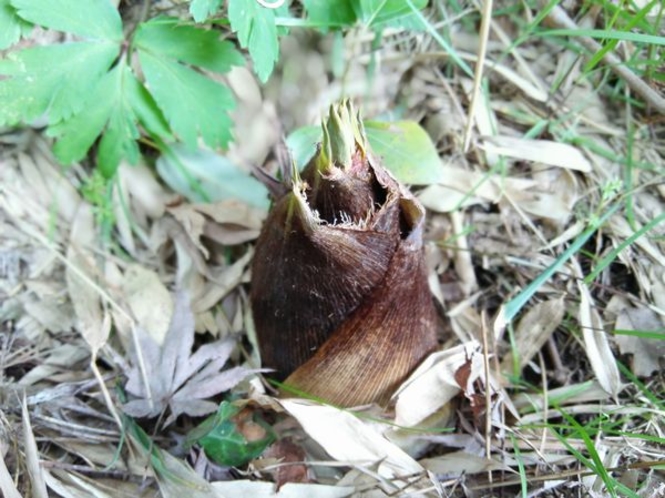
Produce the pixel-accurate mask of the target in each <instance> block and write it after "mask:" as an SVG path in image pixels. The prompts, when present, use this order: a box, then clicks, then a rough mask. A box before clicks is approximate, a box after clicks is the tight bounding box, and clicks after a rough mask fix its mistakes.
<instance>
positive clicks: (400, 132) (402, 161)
mask: <svg viewBox="0 0 665 498" xmlns="http://www.w3.org/2000/svg"><path fill="white" fill-rule="evenodd" d="M364 124H365V132H366V134H367V140H369V143H370V145H371V147H372V151H374V154H375V155H377V156H379V158H380V159H381V161H382V162H383V165H384V166H385V167H386V168H387V169H388V170H390V172H391V173H392V174H394V175H395V176H396V177H397V179H398V180H399V181H401V182H403V183H408V184H410V185H429V184H432V183H436V182H438V181H439V180H440V178H441V171H442V168H441V159H440V158H439V154H438V152H437V151H436V147H434V144H433V143H432V140H431V139H430V137H429V135H428V134H427V132H426V131H425V130H423V128H422V127H421V126H420V125H419V124H418V123H416V122H415V121H393V122H382V121H365V122H364Z"/></svg>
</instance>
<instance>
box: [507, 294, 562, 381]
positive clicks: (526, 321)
mask: <svg viewBox="0 0 665 498" xmlns="http://www.w3.org/2000/svg"><path fill="white" fill-rule="evenodd" d="M564 312H565V306H564V302H563V297H560V298H558V299H550V300H548V301H543V302H541V303H538V304H536V305H535V306H533V307H532V308H530V309H529V311H527V312H526V314H525V315H524V316H523V317H522V319H521V320H520V322H519V323H518V324H517V327H516V328H515V348H516V351H514V352H513V351H512V350H511V351H510V352H509V353H508V354H507V355H506V356H505V357H504V359H503V360H502V362H501V369H502V370H503V371H505V372H511V371H512V370H513V361H514V359H515V357H514V353H516V354H517V359H518V361H519V369H520V371H521V370H522V369H523V368H524V367H525V366H526V365H527V364H528V363H529V362H530V361H531V359H532V358H533V357H534V356H535V355H536V354H537V353H538V351H540V350H541V348H542V347H543V345H544V344H545V343H546V342H547V340H548V339H549V338H550V336H551V335H552V333H553V332H554V331H555V330H556V328H557V327H558V326H559V324H560V323H561V321H562V320H563V315H564Z"/></svg>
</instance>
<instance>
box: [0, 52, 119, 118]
mask: <svg viewBox="0 0 665 498" xmlns="http://www.w3.org/2000/svg"><path fill="white" fill-rule="evenodd" d="M118 50H119V46H118V45H116V44H115V43H111V42H108V41H104V42H78V43H67V44H60V45H50V46H44V47H34V48H30V49H26V50H23V51H21V52H17V53H12V54H11V55H10V57H11V58H13V60H14V61H15V65H14V68H15V69H16V71H14V72H13V77H11V78H8V79H4V80H0V124H16V123H18V122H19V121H31V120H34V119H36V118H38V117H40V116H42V115H43V114H44V113H48V120H49V123H56V122H58V121H61V120H63V119H68V118H69V117H71V116H72V115H74V114H76V113H77V112H78V111H80V110H81V109H82V108H83V105H84V102H85V96H87V95H89V94H90V93H91V92H92V91H94V89H95V87H96V86H97V85H98V84H99V81H100V79H101V78H102V77H103V75H104V74H105V73H106V72H107V71H108V69H109V67H110V66H111V64H113V61H114V60H115V58H116V57H117V54H118Z"/></svg>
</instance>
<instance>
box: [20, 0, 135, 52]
mask: <svg viewBox="0 0 665 498" xmlns="http://www.w3.org/2000/svg"><path fill="white" fill-rule="evenodd" d="M10 2H11V4H12V6H14V8H16V10H17V11H18V15H19V16H20V17H22V18H23V19H25V20H26V21H29V22H31V23H33V24H39V25H40V26H44V27H45V28H50V29H55V30H57V31H65V32H67V33H72V34H74V35H78V36H81V37H84V38H97V39H103V40H109V41H115V42H120V41H121V40H122V21H121V20H120V14H119V13H118V10H117V9H116V8H115V7H114V6H113V4H111V1H110V0H85V1H81V0H10Z"/></svg>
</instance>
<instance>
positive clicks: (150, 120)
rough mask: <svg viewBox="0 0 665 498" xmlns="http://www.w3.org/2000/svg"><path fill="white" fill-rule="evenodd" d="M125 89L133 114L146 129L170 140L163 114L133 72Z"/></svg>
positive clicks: (160, 137) (169, 131) (151, 133)
mask: <svg viewBox="0 0 665 498" xmlns="http://www.w3.org/2000/svg"><path fill="white" fill-rule="evenodd" d="M126 91H127V97H128V99H129V103H130V105H131V107H132V109H133V110H134V114H135V115H136V117H137V118H138V120H139V122H140V123H141V125H142V126H143V127H144V128H145V129H146V131H147V132H148V133H149V134H150V135H153V136H155V137H158V138H159V139H160V140H167V141H168V140H172V139H173V137H172V136H171V130H170V129H169V124H168V123H167V122H166V119H165V118H164V114H162V111H161V110H160V109H159V107H158V106H157V103H156V102H155V99H154V98H152V95H150V92H148V90H147V89H146V88H145V87H144V86H143V84H142V83H141V82H140V81H139V80H137V79H136V77H134V75H133V73H132V78H128V79H127V80H126Z"/></svg>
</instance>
